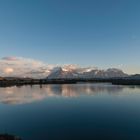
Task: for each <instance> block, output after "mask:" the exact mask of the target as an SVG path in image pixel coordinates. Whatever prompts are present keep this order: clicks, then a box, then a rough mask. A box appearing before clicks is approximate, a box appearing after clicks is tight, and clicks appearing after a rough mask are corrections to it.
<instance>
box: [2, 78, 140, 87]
mask: <svg viewBox="0 0 140 140" xmlns="http://www.w3.org/2000/svg"><path fill="white" fill-rule="evenodd" d="M97 82H99V83H112V84H114V85H140V79H135V78H134V79H133V78H94V79H93V78H91V79H90V78H88V79H86V78H77V79H32V78H3V79H2V78H1V79H0V87H8V86H22V85H43V84H77V83H97Z"/></svg>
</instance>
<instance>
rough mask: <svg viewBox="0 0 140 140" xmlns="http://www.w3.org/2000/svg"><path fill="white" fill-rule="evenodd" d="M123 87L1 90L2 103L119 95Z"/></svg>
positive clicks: (39, 87) (54, 87)
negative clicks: (49, 98) (51, 98)
mask: <svg viewBox="0 0 140 140" xmlns="http://www.w3.org/2000/svg"><path fill="white" fill-rule="evenodd" d="M122 90H123V87H122V86H113V85H110V84H75V85H73V84H72V85H67V84H66V85H41V86H39V85H35V86H22V87H7V88H0V103H5V104H23V103H31V102H34V101H38V100H43V99H46V98H48V97H78V96H82V95H86V96H88V95H102V94H115V95H116V94H119V93H120V92H121V91H122Z"/></svg>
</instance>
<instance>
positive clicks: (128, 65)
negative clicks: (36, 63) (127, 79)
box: [0, 0, 140, 73]
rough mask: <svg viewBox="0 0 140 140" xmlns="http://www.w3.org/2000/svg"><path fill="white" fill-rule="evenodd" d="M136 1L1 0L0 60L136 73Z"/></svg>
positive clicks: (139, 17) (139, 31) (139, 22)
mask: <svg viewBox="0 0 140 140" xmlns="http://www.w3.org/2000/svg"><path fill="white" fill-rule="evenodd" d="M139 52H140V1H139V0H1V1H0V57H4V56H18V57H25V58H32V59H37V60H41V61H45V62H47V63H50V64H78V65H82V66H91V65H92V66H97V67H100V68H108V67H119V68H121V69H123V70H124V71H126V72H128V73H140V63H139V60H140V55H139Z"/></svg>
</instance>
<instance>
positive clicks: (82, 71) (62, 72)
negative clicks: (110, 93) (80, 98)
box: [47, 66, 128, 79]
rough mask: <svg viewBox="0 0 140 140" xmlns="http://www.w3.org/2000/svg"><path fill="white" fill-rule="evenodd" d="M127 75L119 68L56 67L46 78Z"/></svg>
mask: <svg viewBox="0 0 140 140" xmlns="http://www.w3.org/2000/svg"><path fill="white" fill-rule="evenodd" d="M126 76H128V75H127V74H125V73H124V72H123V71H122V70H119V69H115V68H112V69H107V70H99V69H97V68H80V67H74V68H73V67H72V68H71V67H68V66H67V67H56V68H54V69H53V70H52V71H51V72H50V74H49V75H48V77H47V78H48V79H73V78H114V77H126Z"/></svg>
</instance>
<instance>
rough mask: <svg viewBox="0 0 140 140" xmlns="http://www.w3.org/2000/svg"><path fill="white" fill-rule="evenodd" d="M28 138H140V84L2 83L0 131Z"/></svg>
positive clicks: (139, 139) (43, 139)
mask: <svg viewBox="0 0 140 140" xmlns="http://www.w3.org/2000/svg"><path fill="white" fill-rule="evenodd" d="M6 132H7V133H12V134H16V135H19V136H21V137H22V138H23V140H78V139H80V140H98V139H102V140H105V139H106V140H108V139H111V140H125V139H126V140H140V87H134V86H113V85H110V84H77V85H44V86H23V87H9V88H0V133H6Z"/></svg>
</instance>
